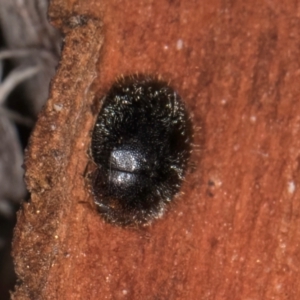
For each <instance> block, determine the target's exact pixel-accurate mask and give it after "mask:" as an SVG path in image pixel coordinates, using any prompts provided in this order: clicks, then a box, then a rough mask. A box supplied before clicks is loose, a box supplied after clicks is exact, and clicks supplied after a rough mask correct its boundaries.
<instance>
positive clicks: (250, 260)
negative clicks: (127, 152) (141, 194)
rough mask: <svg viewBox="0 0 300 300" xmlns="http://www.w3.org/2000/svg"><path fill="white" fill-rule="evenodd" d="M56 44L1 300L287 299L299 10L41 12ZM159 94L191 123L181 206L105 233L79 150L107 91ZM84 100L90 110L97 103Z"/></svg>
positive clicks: (294, 227)
mask: <svg viewBox="0 0 300 300" xmlns="http://www.w3.org/2000/svg"><path fill="white" fill-rule="evenodd" d="M49 14H50V17H51V19H52V20H53V22H54V24H55V25H56V26H57V27H58V28H60V29H61V30H62V31H64V33H65V35H66V38H65V45H64V48H63V52H62V58H61V62H60V66H59V68H58V71H57V73H56V76H55V78H54V79H53V82H52V85H51V90H50V97H49V100H48V102H47V105H46V107H45V108H44V110H43V111H42V112H41V114H40V117H39V121H38V123H37V125H36V128H35V130H34V133H33V135H32V137H31V142H30V146H29V147H28V152H27V158H26V183H27V186H28V189H29V190H30V192H31V200H30V202H29V203H27V204H24V205H23V208H22V210H21V211H20V212H19V215H18V224H17V227H16V229H15V238H14V245H13V246H14V253H13V254H14V258H15V264H16V271H17V273H18V276H19V279H20V283H19V285H18V286H17V287H16V291H15V292H14V294H13V296H12V299H14V300H15V299H151V300H152V299H153V300H154V299H209V300H212V299H213V300H216V299H224V300H227V299H231V300H234V299H237V300H238V299H247V300H250V299H280V300H284V299H289V300H290V299H299V297H300V285H299V281H300V275H299V268H300V249H299V244H300V230H299V228H300V215H299V209H300V201H299V199H300V189H299V179H300V169H299V162H300V139H299V133H300V104H299V98H300V84H299V80H300V63H299V61H300V60H299V57H300V3H299V2H298V1H293V0H288V1H280V0H274V1H243V0H237V1H225V0H224V1H216V0H213V1H183V0H182V1H167V0H162V1H122V2H120V1H117V0H102V1H96V0H94V1H92V0H90V1H86V0H77V1H75V0H52V2H51V5H50V10H49ZM132 73H149V74H153V75H157V76H161V78H163V79H164V80H167V81H170V82H171V84H172V86H173V87H175V88H176V89H177V91H178V92H179V94H180V95H181V97H182V98H183V99H184V100H185V102H186V105H187V108H188V109H189V111H190V112H191V114H192V115H193V122H194V125H195V144H196V145H195V147H194V152H193V154H192V165H193V166H192V167H191V168H190V172H189V173H188V175H187V176H186V180H185V183H184V186H183V188H182V191H183V192H184V194H182V195H180V196H179V197H178V198H177V201H176V203H175V204H174V205H173V206H171V208H170V209H169V211H168V212H167V214H166V215H165V216H164V217H163V218H162V219H161V220H158V221H156V222H155V223H153V224H152V225H151V226H149V227H145V228H132V229H128V228H121V227H117V226H112V225H110V224H106V223H105V222H104V221H103V220H102V219H101V217H100V216H99V215H98V214H97V212H96V210H95V208H94V206H93V197H92V195H91V193H90V191H89V184H88V181H89V180H88V178H87V177H88V176H86V175H87V174H88V172H87V171H86V170H87V169H86V166H87V165H88V163H89V156H88V149H89V145H90V139H91V130H92V128H93V124H94V122H95V118H96V113H97V110H98V109H99V108H100V106H101V101H99V99H101V97H102V96H103V95H104V94H105V92H107V91H108V89H109V87H110V86H111V84H112V83H113V82H114V81H115V79H116V77H118V76H120V75H122V74H124V75H127V74H132ZM95 95H96V97H95Z"/></svg>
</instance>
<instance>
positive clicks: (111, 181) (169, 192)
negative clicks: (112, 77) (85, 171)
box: [91, 75, 192, 225]
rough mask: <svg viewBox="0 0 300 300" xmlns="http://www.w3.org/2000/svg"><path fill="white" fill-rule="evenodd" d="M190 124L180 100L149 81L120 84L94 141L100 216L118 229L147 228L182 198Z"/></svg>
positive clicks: (97, 126) (95, 188)
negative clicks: (174, 200)
mask: <svg viewBox="0 0 300 300" xmlns="http://www.w3.org/2000/svg"><path fill="white" fill-rule="evenodd" d="M191 141H192V124H191V121H190V118H189V116H188V114H187V111H186V109H185V106H184V104H183V102H182V101H181V99H180V97H179V95H178V94H177V92H176V91H174V90H173V89H172V88H171V87H170V86H168V84H166V83H165V82H163V81H160V80H157V79H154V78H151V77H148V76H141V75H135V76H128V77H124V78H121V79H119V80H118V81H117V82H116V83H115V84H114V85H113V86H112V88H111V89H110V90H109V92H108V94H107V95H106V96H105V98H104V100H103V105H102V108H101V111H100V113H99V115H98V118H97V121H96V124H95V127H94V131H93V135H92V145H91V148H92V156H93V159H94V162H95V164H96V165H97V170H96V172H95V174H94V178H93V193H94V197H95V203H96V205H97V207H98V210H99V212H100V214H102V215H103V217H104V218H105V219H106V221H108V222H111V223H115V224H118V225H130V224H147V223H150V222H151V221H152V220H153V219H157V218H159V217H161V216H162V215H163V213H164V212H165V209H166V206H167V204H168V203H169V202H171V201H172V199H173V198H174V196H175V195H176V194H177V193H178V192H179V190H180V186H181V184H182V181H183V178H184V175H185V172H186V169H187V163H188V159H189V156H190V152H191Z"/></svg>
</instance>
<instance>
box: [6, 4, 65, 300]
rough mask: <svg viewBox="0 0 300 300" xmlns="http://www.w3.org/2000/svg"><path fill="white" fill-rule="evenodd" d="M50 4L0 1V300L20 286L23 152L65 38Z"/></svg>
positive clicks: (24, 197)
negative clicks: (17, 237)
mask: <svg viewBox="0 0 300 300" xmlns="http://www.w3.org/2000/svg"><path fill="white" fill-rule="evenodd" d="M47 9H48V0H0V299H2V300H6V299H9V298H10V297H9V295H10V294H9V291H12V290H13V288H14V285H15V282H16V275H15V273H14V267H13V261H12V257H11V242H12V236H13V228H14V226H15V223H16V212H17V211H18V209H19V207H20V205H21V203H22V202H23V201H28V200H29V195H28V192H27V191H26V187H25V184H24V181H23V176H24V170H23V168H22V164H23V160H24V150H25V149H26V146H27V144H28V139H29V137H30V133H31V131H32V129H33V128H34V124H35V122H36V120H37V118H38V114H39V112H40V110H41V108H42V107H43V105H44V104H45V102H46V100H47V97H48V92H49V83H50V80H51V78H52V77H53V75H54V73H55V69H56V66H57V64H58V60H59V55H60V50H61V43H62V38H61V36H60V34H59V33H58V31H57V30H55V29H54V28H53V27H52V26H51V25H50V24H49V22H48V19H47Z"/></svg>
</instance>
